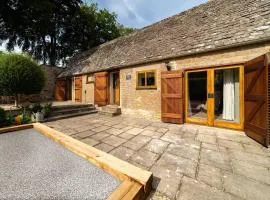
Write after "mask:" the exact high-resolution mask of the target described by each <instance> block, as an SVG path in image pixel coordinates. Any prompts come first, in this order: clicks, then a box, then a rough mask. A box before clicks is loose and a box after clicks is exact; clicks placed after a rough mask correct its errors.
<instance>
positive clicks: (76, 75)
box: [55, 0, 270, 145]
mask: <svg viewBox="0 0 270 200" xmlns="http://www.w3.org/2000/svg"><path fill="white" fill-rule="evenodd" d="M269 51H270V0H226V1H224V0H215V1H209V2H207V3H205V4H202V5H199V6H197V7H194V8H192V9H190V10H187V11H185V12H182V13H180V14H177V15H175V16H172V17H169V18H167V19H164V20H162V21H160V22H157V23H154V24H152V25H150V26H147V27H145V28H142V29H140V30H137V31H135V32H133V33H131V34H129V35H127V36H123V37H120V38H117V39H115V40H112V41H110V42H107V43H105V44H102V45H100V46H99V47H97V48H95V49H91V50H90V51H87V52H84V53H82V54H80V55H77V56H75V57H74V58H73V59H72V60H71V62H70V63H69V64H68V67H67V69H66V70H65V71H64V72H63V73H61V74H60V75H59V76H58V81H57V87H56V93H55V94H56V96H55V98H56V100H71V99H72V100H73V101H77V102H88V103H93V104H98V105H99V106H106V105H109V104H115V105H119V106H120V107H121V110H122V113H125V114H131V115H136V116H139V117H145V118H156V119H162V120H163V121H164V122H172V123H184V122H185V123H196V124H202V125H208V126H215V127H225V128H232V129H238V130H245V131H246V133H247V134H248V135H249V136H250V137H252V138H254V139H255V140H257V141H259V142H260V143H262V144H264V145H267V144H269V136H268V135H269V134H268V106H267V105H268V101H267V99H268V95H267V94H268V67H269V55H268V54H267V53H268V52H269Z"/></svg>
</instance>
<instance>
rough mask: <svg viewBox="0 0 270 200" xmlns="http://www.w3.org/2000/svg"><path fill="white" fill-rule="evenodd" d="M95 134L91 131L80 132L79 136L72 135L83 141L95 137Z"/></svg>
mask: <svg viewBox="0 0 270 200" xmlns="http://www.w3.org/2000/svg"><path fill="white" fill-rule="evenodd" d="M94 134H96V133H95V132H93V131H91V130H89V131H84V132H79V133H78V134H76V135H72V136H76V137H79V138H81V139H84V138H87V137H89V136H91V135H94Z"/></svg>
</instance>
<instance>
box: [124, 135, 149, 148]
mask: <svg viewBox="0 0 270 200" xmlns="http://www.w3.org/2000/svg"><path fill="white" fill-rule="evenodd" d="M150 140H151V138H150V137H147V136H143V135H137V136H136V137H134V138H132V139H131V140H129V141H127V142H126V143H124V144H123V146H124V147H127V148H130V149H133V150H139V149H141V148H142V147H143V146H145V145H146V144H147V143H148V142H149V141H150Z"/></svg>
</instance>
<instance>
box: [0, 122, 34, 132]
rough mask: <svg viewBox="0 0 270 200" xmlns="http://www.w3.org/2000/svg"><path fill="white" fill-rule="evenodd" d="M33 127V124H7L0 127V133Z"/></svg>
mask: <svg viewBox="0 0 270 200" xmlns="http://www.w3.org/2000/svg"><path fill="white" fill-rule="evenodd" d="M29 128H33V124H23V125H17V126H8V127H4V128H0V134H1V133H8V132H13V131H20V130H24V129H29Z"/></svg>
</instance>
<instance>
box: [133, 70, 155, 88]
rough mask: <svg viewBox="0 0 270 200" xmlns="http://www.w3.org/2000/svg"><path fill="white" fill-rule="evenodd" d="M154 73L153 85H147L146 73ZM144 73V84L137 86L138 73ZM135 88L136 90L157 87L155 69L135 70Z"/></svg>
mask: <svg viewBox="0 0 270 200" xmlns="http://www.w3.org/2000/svg"><path fill="white" fill-rule="evenodd" d="M149 72H150V73H154V78H155V85H151V86H147V73H149ZM143 73H144V75H145V86H139V84H138V83H139V82H138V81H139V79H138V78H139V74H143ZM136 89H137V90H145V89H157V70H142V71H137V72H136Z"/></svg>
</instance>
